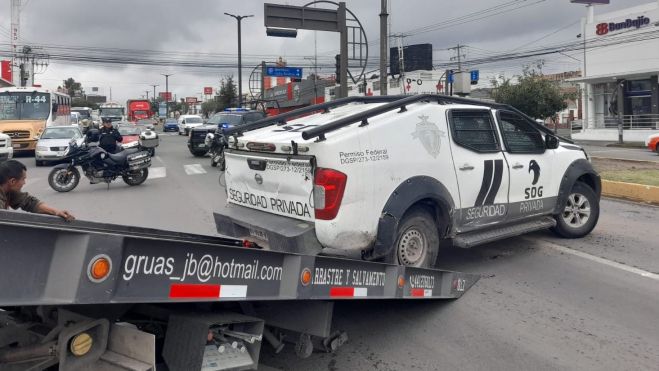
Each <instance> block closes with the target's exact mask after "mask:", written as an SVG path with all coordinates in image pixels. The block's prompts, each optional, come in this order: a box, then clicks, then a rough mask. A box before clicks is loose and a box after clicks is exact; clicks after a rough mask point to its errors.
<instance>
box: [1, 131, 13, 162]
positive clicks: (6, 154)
mask: <svg viewBox="0 0 659 371" xmlns="http://www.w3.org/2000/svg"><path fill="white" fill-rule="evenodd" d="M13 156H14V148H13V147H12V146H11V138H10V137H9V135H7V134H3V133H1V132H0V162H2V161H5V160H9V159H10V158H12V157H13Z"/></svg>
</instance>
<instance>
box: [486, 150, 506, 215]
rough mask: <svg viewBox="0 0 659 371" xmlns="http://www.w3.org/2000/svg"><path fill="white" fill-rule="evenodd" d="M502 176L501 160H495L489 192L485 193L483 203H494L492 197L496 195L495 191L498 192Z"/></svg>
mask: <svg viewBox="0 0 659 371" xmlns="http://www.w3.org/2000/svg"><path fill="white" fill-rule="evenodd" d="M502 178H503V160H495V161H494V178H493V180H492V187H491V188H490V192H489V193H488V194H487V197H486V198H485V205H493V204H494V199H495V198H496V197H497V193H499V187H500V186H501V179H502Z"/></svg>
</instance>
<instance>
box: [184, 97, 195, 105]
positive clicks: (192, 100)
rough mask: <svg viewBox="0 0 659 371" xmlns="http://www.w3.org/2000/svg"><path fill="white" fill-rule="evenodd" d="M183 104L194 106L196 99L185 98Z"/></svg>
mask: <svg viewBox="0 0 659 371" xmlns="http://www.w3.org/2000/svg"><path fill="white" fill-rule="evenodd" d="M185 103H187V104H196V103H197V97H185Z"/></svg>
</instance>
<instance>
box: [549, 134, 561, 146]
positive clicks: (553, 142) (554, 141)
mask: <svg viewBox="0 0 659 371" xmlns="http://www.w3.org/2000/svg"><path fill="white" fill-rule="evenodd" d="M559 143H560V141H559V140H558V138H556V137H555V136H553V135H550V134H547V135H545V147H547V149H556V148H558V145H559Z"/></svg>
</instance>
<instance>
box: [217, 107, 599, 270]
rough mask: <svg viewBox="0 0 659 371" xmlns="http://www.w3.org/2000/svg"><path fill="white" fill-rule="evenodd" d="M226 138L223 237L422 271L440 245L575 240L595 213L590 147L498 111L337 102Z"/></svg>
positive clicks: (507, 110) (263, 122) (220, 221)
mask: <svg viewBox="0 0 659 371" xmlns="http://www.w3.org/2000/svg"><path fill="white" fill-rule="evenodd" d="M369 98H374V97H369ZM321 110H322V111H323V112H319V111H321ZM314 111H315V113H314ZM309 113H311V114H310V115H307V116H304V117H299V118H294V117H295V115H297V116H299V115H300V114H309ZM250 129H251V130H250ZM225 134H226V135H227V136H228V143H229V148H228V149H227V150H226V154H225V156H226V172H225V177H224V181H225V182H226V192H227V200H228V203H227V205H226V207H224V208H222V209H221V210H219V211H218V212H217V213H215V219H216V224H217V228H218V232H219V233H222V234H225V235H230V236H233V237H246V238H251V239H254V240H255V241H258V242H259V243H260V244H262V245H266V246H269V248H270V249H273V250H284V251H293V252H301V253H310V252H314V251H315V252H316V253H331V254H335V253H339V252H342V253H344V254H346V255H349V256H350V255H353V256H356V257H359V258H362V259H368V260H384V261H387V262H390V263H398V264H402V265H409V266H417V267H428V266H432V265H433V264H434V263H435V260H436V256H437V251H438V247H439V244H440V241H441V240H450V241H451V242H452V243H453V245H455V246H460V247H470V246H474V245H477V244H481V243H486V242H490V241H494V240H497V239H501V238H506V237H511V236H515V235H520V234H523V233H527V232H531V231H535V230H539V229H545V228H552V229H553V230H554V231H555V232H557V233H558V234H559V235H561V236H563V237H566V238H577V237H582V236H584V235H586V234H588V233H590V231H591V230H592V229H593V228H594V227H595V225H596V223H597V220H598V217H599V199H600V191H601V186H600V177H599V175H598V174H597V172H596V171H595V170H594V169H593V167H592V166H591V164H590V162H589V159H588V157H587V154H586V152H585V151H584V150H583V149H582V148H581V147H579V146H577V145H574V144H572V143H571V142H570V141H569V140H567V139H564V138H559V137H557V136H555V135H553V133H552V132H551V131H549V130H548V129H546V128H544V127H542V126H541V125H538V124H537V123H535V121H534V120H532V119H530V118H529V117H528V116H526V115H524V114H522V113H521V112H519V111H517V110H515V109H514V108H512V107H509V106H506V105H501V104H493V103H485V102H479V101H474V100H469V99H464V98H454V97H447V96H441V95H421V96H411V97H410V96H408V97H379V98H378V99H368V98H366V97H360V98H346V99H343V100H339V101H334V102H330V103H326V104H323V105H319V106H314V107H311V108H308V109H303V110H301V111H299V112H293V113H288V114H283V115H280V116H275V117H272V118H267V119H264V120H261V121H258V122H256V123H254V124H250V125H247V126H246V127H244V128H242V129H241V131H237V130H234V131H226V132H225Z"/></svg>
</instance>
